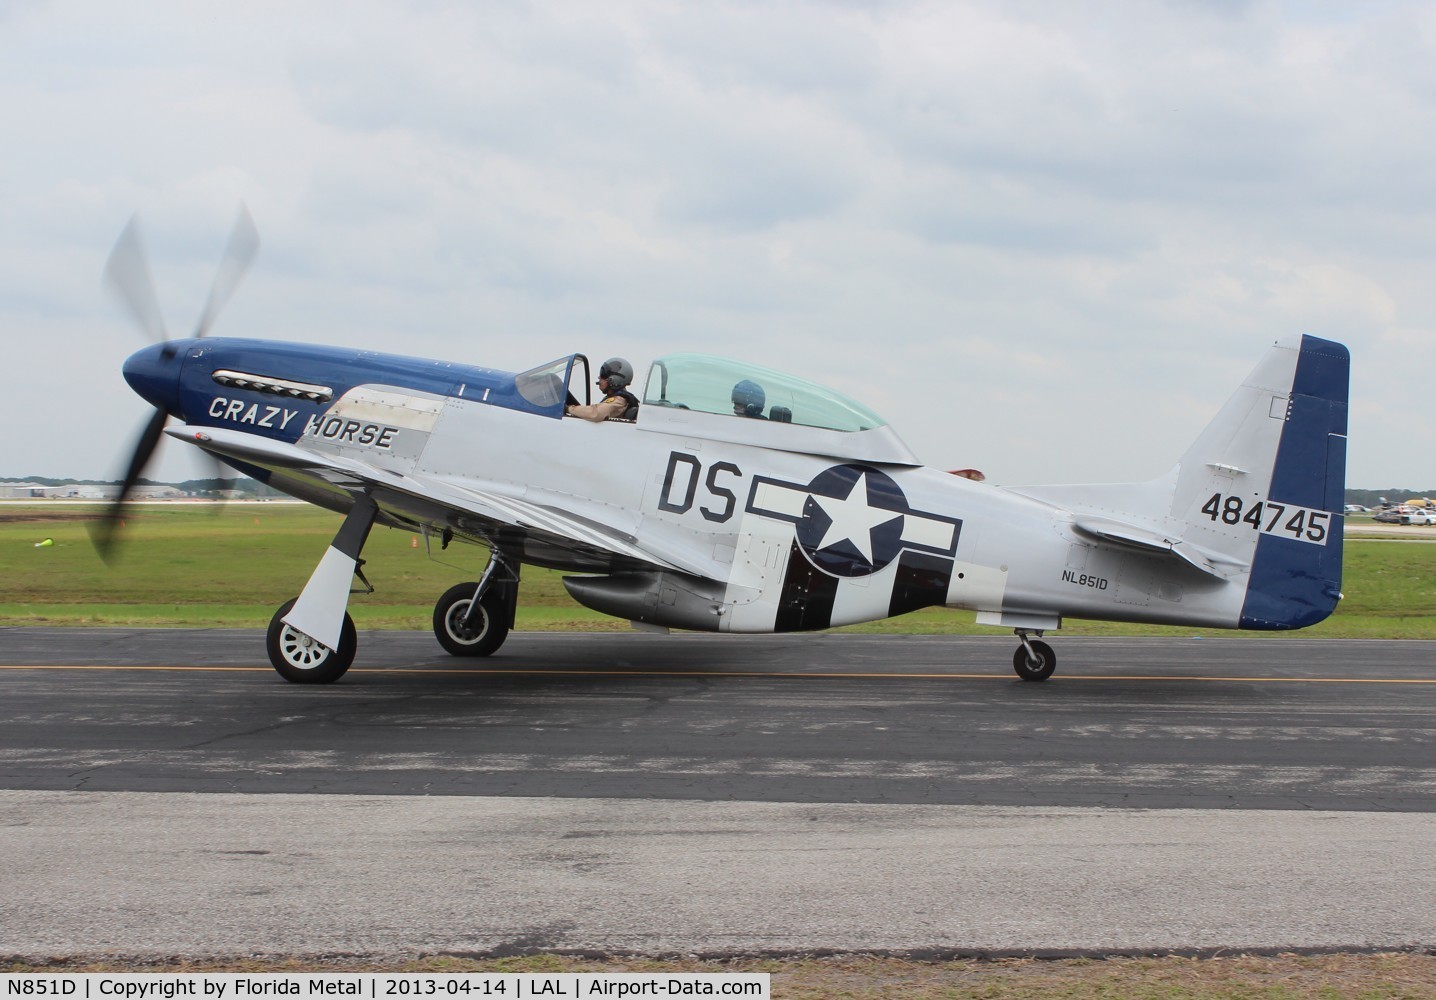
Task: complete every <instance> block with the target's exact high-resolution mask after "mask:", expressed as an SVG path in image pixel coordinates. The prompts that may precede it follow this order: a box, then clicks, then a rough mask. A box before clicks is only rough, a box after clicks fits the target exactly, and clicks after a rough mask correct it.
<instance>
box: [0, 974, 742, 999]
mask: <svg viewBox="0 0 1436 1000" xmlns="http://www.w3.org/2000/svg"><path fill="white" fill-rule="evenodd" d="M769 978H770V977H769V974H768V973H766V972H672V973H656V972H547V973H539V972H472V973H444V974H433V975H431V974H428V973H423V972H415V973H376V972H332V973H255V974H247V973H236V972H183V973H137V972H135V973H131V972H117V973H93V972H87V973H25V972H12V973H0V1000H3V998H9V997H46V998H49V997H60V998H68V1000H107V998H117V1000H175V998H177V997H209V998H210V1000H254V998H256V997H368V998H369V1000H386V998H402V997H436V998H439V997H461V998H467V1000H477V998H479V997H498V998H500V1000H521V998H522V1000H528V998H537V997H545V998H550V1000H551V998H564V1000H573V998H581V997H610V998H625V1000H626V998H631V997H756V998H759V1000H767V998H768V997H769V986H770V984H769Z"/></svg>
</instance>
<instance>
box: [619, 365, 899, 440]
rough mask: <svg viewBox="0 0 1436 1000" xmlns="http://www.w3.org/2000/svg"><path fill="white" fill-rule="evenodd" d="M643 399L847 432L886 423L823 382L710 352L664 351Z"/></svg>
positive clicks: (648, 403) (650, 403) (650, 373)
mask: <svg viewBox="0 0 1436 1000" xmlns="http://www.w3.org/2000/svg"><path fill="white" fill-rule="evenodd" d="M643 405H644V406H660V407H673V408H676V409H683V410H693V411H696V412H699V413H718V414H725V415H729V416H732V417H733V418H734V419H738V420H741V419H743V418H745V417H751V418H760V419H763V420H770V421H774V422H779V423H788V424H794V425H797V426H800V427H818V428H822V429H823V430H830V431H843V432H847V433H856V432H858V431H869V430H873V429H875V428H878V427H883V426H885V424H886V421H884V420H883V419H882V418H881V417H879V416H878V415H877V414H876V413H874V412H873V411H872V410H870V409H868V408H867V407H866V406H863V405H862V404H861V403H858V402H856V401H855V400H852V399H849V398H848V397H847V396H844V395H843V394H842V393H839V392H834V391H833V390H832V389H829V388H827V387H826V386H821V385H818V384H817V383H815V382H809V381H808V380H807V379H803V378H799V377H798V376H796V375H790V374H788V373H786V372H780V371H774V370H773V369H771V368H764V367H763V366H761V365H755V364H750V363H748V362H746V361H734V360H732V359H730V358H720V357H715V356H714V355H711V354H669V355H667V356H665V357H662V358H659V359H658V360H657V361H655V362H653V367H652V368H650V369H649V371H648V383H647V386H646V387H645V388H644V393H643ZM640 420H641V418H640Z"/></svg>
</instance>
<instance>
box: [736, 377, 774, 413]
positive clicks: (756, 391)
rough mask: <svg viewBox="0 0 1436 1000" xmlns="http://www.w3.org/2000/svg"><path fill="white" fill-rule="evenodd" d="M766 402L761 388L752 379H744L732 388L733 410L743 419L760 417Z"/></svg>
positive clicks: (766, 398) (765, 395)
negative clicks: (741, 415) (743, 417)
mask: <svg viewBox="0 0 1436 1000" xmlns="http://www.w3.org/2000/svg"><path fill="white" fill-rule="evenodd" d="M767 401H768V396H767V393H765V392H764V391H763V387H762V386H761V385H759V384H758V383H757V382H754V381H753V380H752V379H746V378H745V379H744V380H743V381H741V382H739V383H738V384H737V385H735V386H734V387H733V409H734V411H735V412H737V413H741V414H743V416H745V417H761V416H762V415H763V405H764V404H765V403H766V402H767Z"/></svg>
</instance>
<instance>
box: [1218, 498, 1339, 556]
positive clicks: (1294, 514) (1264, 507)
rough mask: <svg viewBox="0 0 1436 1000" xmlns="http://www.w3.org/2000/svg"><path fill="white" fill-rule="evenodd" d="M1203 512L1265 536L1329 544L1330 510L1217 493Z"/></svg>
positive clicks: (1221, 521) (1224, 522) (1225, 522)
mask: <svg viewBox="0 0 1436 1000" xmlns="http://www.w3.org/2000/svg"><path fill="white" fill-rule="evenodd" d="M1202 513H1203V514H1205V515H1207V517H1209V518H1211V519H1212V521H1213V522H1220V523H1222V524H1228V525H1232V526H1233V527H1235V526H1238V525H1241V526H1243V527H1246V528H1250V529H1251V530H1252V531H1258V532H1261V533H1262V534H1263V535H1276V536H1277V537H1278V538H1294V539H1296V540H1297V541H1299V542H1311V543H1313V544H1316V545H1325V544H1326V540H1327V538H1328V536H1329V534H1330V533H1329V531H1328V527H1329V526H1330V524H1331V513H1330V512H1329V511H1325V510H1314V509H1312V508H1310V507H1298V506H1296V505H1295V504H1284V503H1277V502H1276V501H1275V500H1258V501H1256V502H1255V503H1252V504H1248V503H1247V502H1246V501H1245V500H1243V499H1242V498H1241V497H1239V496H1236V495H1235V494H1222V493H1213V494H1212V495H1211V498H1210V499H1209V500H1207V502H1206V503H1204V504H1202Z"/></svg>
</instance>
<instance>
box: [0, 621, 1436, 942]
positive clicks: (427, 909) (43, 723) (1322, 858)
mask: <svg viewBox="0 0 1436 1000" xmlns="http://www.w3.org/2000/svg"><path fill="white" fill-rule="evenodd" d="M1056 645H1057V649H1058V656H1059V668H1058V671H1059V672H1058V674H1057V676H1056V677H1055V678H1054V679H1053V680H1052V681H1049V682H1047V683H1046V684H1023V683H1021V682H1019V681H1017V680H1016V678H1015V675H1013V674H1012V673H1011V667H1010V660H1011V654H1012V648H1013V642H1012V640H1010V639H989V638H986V637H983V638H956V639H952V638H936V637H915V638H908V637H897V636H857V635H837V634H827V635H816V636H798V637H791V636H789V637H710V636H668V637H664V636H654V635H640V634H631V635H630V634H617V635H584V636H576V635H537V634H529V635H515V636H513V637H512V638H511V639H510V641H509V644H508V645H506V646H505V647H504V649H503V650H502V651H501V653H500V655H499V656H496V657H494V658H492V659H491V660H488V661H478V662H475V661H460V660H454V659H451V658H449V657H447V656H444V655H443V654H442V653H441V652H440V651H439V650H438V647H437V645H436V644H435V643H434V641H433V639H432V637H431V636H428V635H427V634H418V633H365V634H364V635H363V636H361V652H360V656H359V659H358V660H357V661H356V667H355V669H354V670H351V672H350V674H349V675H348V676H346V677H345V678H344V679H343V680H342V681H341V682H340V683H339V684H337V685H333V686H330V687H325V688H310V687H305V686H295V685H288V684H285V683H283V682H282V681H280V680H279V679H278V678H277V675H275V674H273V672H272V671H271V670H270V669H269V668H268V666H267V665H266V664H265V660H264V653H263V648H262V637H260V636H259V635H257V634H256V633H253V632H244V631H229V630H207V631H192V630H120V629H103V630H83V629H69V630H61V629H57V630H49V629H3V630H0V858H3V860H4V862H5V872H6V883H7V884H6V892H5V893H4V894H3V896H0V955H3V954H24V955H38V954H61V953H94V952H106V951H108V952H117V953H124V954H132V955H176V954H179V955H213V954H236V953H242V952H265V953H273V954H281V953H282V954H293V953H302V954H315V953H330V952H336V951H341V952H351V953H376V954H377V953H402V954H409V953H414V952H418V951H426V950H427V951H432V950H448V951H477V952H492V951H514V950H518V951H527V950H541V949H579V950H599V951H615V950H617V951H638V952H644V953H654V952H698V953H721V954H733V953H742V954H751V953H756V952H762V953H767V952H783V953H787V952H801V951H810V950H828V949H835V950H883V951H898V952H904V951H922V950H926V949H935V950H938V951H954V952H962V951H988V952H1004V953H1005V952H1023V951H1047V952H1050V951H1059V950H1079V951H1104V950H1113V949H1116V950H1124V951H1140V950H1149V949H1155V950H1163V949H1176V950H1182V949H1189V948H1214V947H1236V948H1284V947H1297V948H1332V947H1403V946H1412V945H1426V946H1430V945H1433V944H1436V916H1433V914H1436V907H1433V906H1431V905H1430V901H1431V900H1432V899H1436V863H1433V861H1432V860H1431V857H1430V856H1431V853H1432V852H1431V851H1430V845H1431V844H1432V843H1436V752H1433V747H1436V721H1433V718H1436V716H1433V711H1432V710H1433V708H1436V666H1433V660H1436V657H1433V656H1432V652H1433V649H1432V646H1431V644H1427V643H1420V642H1389V643H1388V642H1360V641H1358V642H1335V641H1325V642H1323V641H1319V640H1304V639H1294V638H1282V639H1221V640H1212V639H1206V640H1196V639H1171V640H1169V639H1134V640H1098V639H1059V640H1058V641H1057V643H1056Z"/></svg>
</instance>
